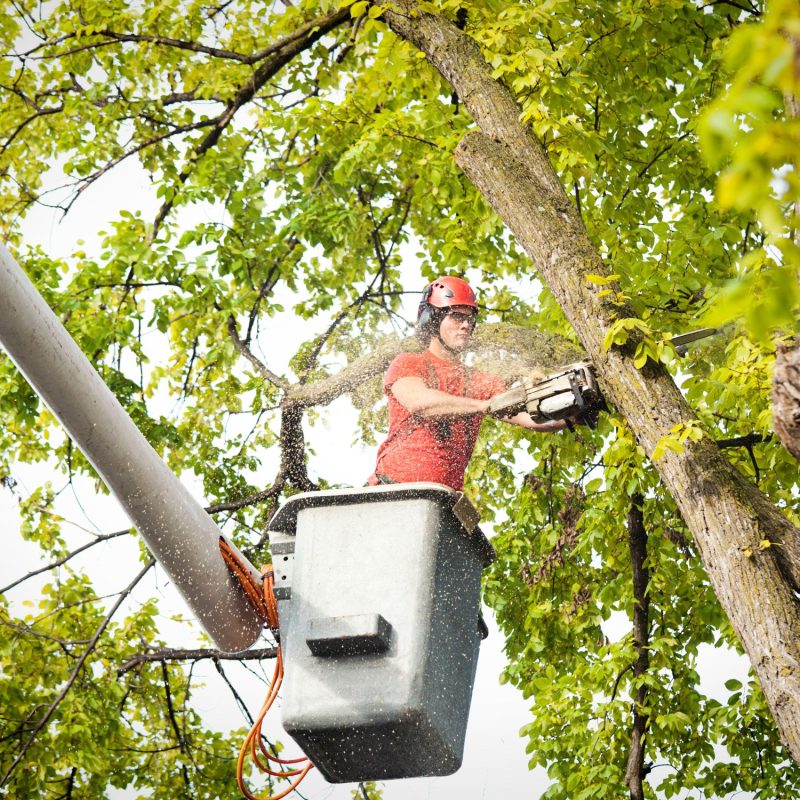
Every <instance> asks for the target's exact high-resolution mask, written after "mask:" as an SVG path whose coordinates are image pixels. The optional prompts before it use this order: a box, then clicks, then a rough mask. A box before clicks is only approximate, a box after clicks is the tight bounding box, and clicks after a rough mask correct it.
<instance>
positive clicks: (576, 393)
mask: <svg viewBox="0 0 800 800" xmlns="http://www.w3.org/2000/svg"><path fill="white" fill-rule="evenodd" d="M717 332H718V329H717V328H701V329H700V330H696V331H691V332H690V333H684V334H681V335H680V336H673V337H672V339H671V343H672V344H673V345H674V346H675V349H676V350H677V352H678V355H680V356H685V355H686V345H687V344H689V343H690V342H695V341H697V340H698V339H704V338H705V337H706V336H712V335H713V334H715V333H717ZM607 410H608V406H607V405H606V401H605V399H604V398H603V394H602V392H601V391H600V387H599V386H598V384H597V377H596V375H595V370H594V366H593V365H592V363H591V362H590V361H578V362H576V363H574V364H569V365H567V366H565V367H561V368H560V369H559V370H557V371H555V372H551V373H550V374H549V375H547V376H546V377H545V378H543V379H541V380H537V381H534V380H533V379H531V378H529V377H523V378H522V379H521V382H520V385H519V386H515V387H514V388H512V389H509V390H508V391H507V392H503V393H502V394H498V395H495V397H493V398H492V399H491V401H490V404H489V413H490V414H492V415H494V416H496V417H513V416H514V415H515V414H518V413H520V412H521V411H527V412H528V413H529V414H530V415H531V417H532V419H533V420H534V421H535V422H546V421H548V420H554V419H565V420H567V424H570V423H573V422H574V423H577V424H580V425H587V426H588V427H590V428H596V427H597V421H598V418H599V416H600V412H601V411H607Z"/></svg>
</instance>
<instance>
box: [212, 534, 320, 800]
mask: <svg viewBox="0 0 800 800" xmlns="http://www.w3.org/2000/svg"><path fill="white" fill-rule="evenodd" d="M219 548H220V552H221V553H222V557H223V558H224V559H225V563H226V564H227V565H228V566H229V567H230V569H231V571H232V572H233V573H234V575H236V577H237V578H238V579H239V582H240V583H241V585H242V588H243V589H244V591H245V593H246V594H247V597H248V599H249V600H250V602H251V603H252V604H253V607H254V608H255V609H256V611H257V612H258V613H259V614H260V616H261V617H262V619H263V620H264V621H265V622H266V623H267V625H269V627H270V628H271V629H272V630H273V631H277V630H278V601H277V600H276V599H275V592H274V577H273V572H272V566H271V565H269V564H268V565H266V566H265V567H263V568H262V575H263V582H262V584H261V586H259V585H258V583H257V582H256V580H255V579H254V578H253V576H252V575H251V573H250V571H249V570H248V569H247V568H246V567H245V566H244V565H243V564H241V563H240V561H239V558H238V557H237V555H236V553H235V552H234V551H233V550H232V549H231V548H230V547H229V546H228V543H227V542H226V541H225V540H224V539H223V538H220V540H219ZM281 683H283V649H282V647H281V644H280V641H278V652H277V655H276V658H275V670H274V672H273V674H272V680H271V681H270V686H269V691H268V692H267V696H266V698H265V700H264V703H263V705H262V706H261V710H260V711H259V712H258V716H257V717H256V720H255V722H254V723H253V726H252V728H250V731H249V733H248V734H247V737H246V738H245V740H244V743H243V744H242V749H241V750H240V751H239V758H238V759H237V762H236V780H237V782H238V784H239V789H240V790H241V792H242V794H243V795H244V796H245V797H246V798H247V800H281V798H283V797H286V795H288V794H290V793H291V792H293V791H294V790H295V789H296V788H297V787H298V786H299V785H300V782H301V781H302V780H303V778H305V776H306V775H307V774H308V773H309V771H310V770H311V769H313V768H314V765H313V764H312V763H311V762H310V761H309V760H308V758H306V757H305V756H303V757H302V758H289V759H282V758H279V757H278V756H274V755H272V754H271V753H268V752H267V749H266V748H265V747H264V736H263V734H262V730H261V729H262V725H263V724H264V719H265V717H266V715H267V712H268V711H269V710H270V708H271V707H272V704H273V703H274V702H275V700H276V699H277V697H278V690H279V689H280V687H281ZM259 750H260V751H261V753H262V754H263V755H264V756H266V758H267V762H264V761H262V760H261V758H260V757H259V755H258V751H259ZM248 752H249V753H250V757H251V759H252V761H253V763H254V764H255V765H256V767H257V768H258V769H259V770H260V771H261V772H264V773H266V774H267V775H269V776H271V777H275V778H278V779H286V780H288V779H289V778H294V777H295V776H296V777H297V779H296V780H295V781H293V782H292V783H291V784H290V785H289V786H288V787H287V788H286V789H284V790H283V791H281V792H279V793H278V794H269V795H266V796H264V797H259V796H257V795H254V794H252V793H251V792H250V791H249V789H248V788H247V786H246V785H245V782H244V763H245V759H246V758H247V754H248ZM269 761H273V762H275V763H277V764H281V765H287V766H288V765H293V764H298V765H300V764H303V762H307V763H305V765H304V766H302V767H301V766H298V767H297V768H289V769H285V770H277V769H276V770H273V769H270V766H269V763H268V762H269Z"/></svg>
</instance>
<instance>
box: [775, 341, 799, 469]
mask: <svg viewBox="0 0 800 800" xmlns="http://www.w3.org/2000/svg"><path fill="white" fill-rule="evenodd" d="M772 421H773V425H774V427H775V433H777V434H778V438H779V439H780V440H781V442H782V443H783V446H784V447H785V448H786V449H787V450H788V451H789V452H790V453H791V454H792V455H793V456H794V457H795V458H797V459H800V339H797V340H795V342H794V344H793V345H792V346H791V347H779V348H778V356H777V358H776V360H775V372H774V374H773V377H772Z"/></svg>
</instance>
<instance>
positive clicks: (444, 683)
mask: <svg viewBox="0 0 800 800" xmlns="http://www.w3.org/2000/svg"><path fill="white" fill-rule="evenodd" d="M477 521H478V516H477V513H476V512H475V509H474V508H473V507H472V506H471V505H470V503H469V502H468V501H467V500H466V499H465V498H464V496H463V495H462V494H461V493H459V492H454V491H452V490H451V489H448V488H447V487H444V486H440V485H438V484H434V483H412V484H397V485H392V486H377V487H372V488H366V489H355V490H353V489H349V490H343V491H325V492H314V493H308V494H301V495H297V496H295V497H293V498H291V499H290V500H289V501H288V502H287V503H286V504H285V505H284V506H283V507H282V508H281V509H280V511H279V512H278V513H277V514H276V515H275V517H274V518H273V520H272V522H271V523H270V547H271V550H272V560H273V567H274V570H275V587H276V592H275V594H276V597H277V598H278V609H279V611H278V613H279V617H280V627H281V641H282V643H283V647H284V651H285V669H286V679H285V682H284V692H283V725H284V728H285V729H286V731H287V732H288V733H289V734H290V735H291V736H292V737H293V738H294V739H295V740H296V741H297V743H298V744H299V745H300V747H302V749H303V751H304V752H305V753H306V755H307V756H308V757H309V758H310V759H311V760H312V761H313V762H314V764H315V765H316V766H317V767H318V768H319V770H320V771H321V773H322V774H323V776H324V777H325V778H326V779H327V780H328V781H330V782H333V783H344V782H352V781H363V780H386V779H391V778H410V777H420V776H433V775H449V774H451V773H452V772H455V770H457V769H458V768H459V766H460V765H461V759H462V755H463V750H464V737H465V734H466V726H467V716H468V714H469V705H470V699H471V696H472V686H473V681H474V678H475V669H476V666H477V658H478V647H479V644H480V639H481V633H480V629H479V618H480V576H481V570H482V569H483V568H484V567H486V566H487V565H488V564H490V563H491V561H492V560H493V558H494V551H493V550H492V547H491V545H490V544H489V542H488V541H487V540H486V537H485V536H484V535H483V533H482V532H481V531H480V529H479V528H478V527H477ZM292 551H294V552H293V553H292Z"/></svg>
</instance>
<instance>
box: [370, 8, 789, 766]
mask: <svg viewBox="0 0 800 800" xmlns="http://www.w3.org/2000/svg"><path fill="white" fill-rule="evenodd" d="M383 18H384V19H385V20H386V22H387V24H388V25H389V26H390V27H391V29H392V30H393V31H394V32H395V33H397V34H398V35H399V36H402V37H403V38H405V39H407V40H409V41H410V42H412V43H413V44H414V45H415V46H417V47H418V48H419V49H420V50H422V51H423V52H424V53H425V55H426V56H427V57H428V60H429V61H430V62H431V63H432V64H433V65H434V66H435V67H436V69H438V70H439V72H440V73H441V74H442V75H443V76H444V77H445V78H446V79H447V80H448V81H449V82H450V83H451V84H452V85H453V88H454V89H455V91H456V92H457V94H458V96H459V97H460V98H461V101H462V102H463V103H464V105H465V106H466V108H467V109H468V110H469V112H470V114H471V115H472V117H473V119H474V120H475V122H476V123H477V125H478V128H479V129H480V132H474V133H470V134H468V135H467V136H466V137H465V138H464V139H463V141H462V142H461V144H460V145H459V147H458V148H457V151H456V161H457V163H458V164H459V166H461V168H462V169H463V170H464V171H465V172H466V174H467V175H468V176H469V178H470V179H471V180H472V182H473V183H474V184H475V186H476V187H477V188H478V189H479V191H480V192H481V193H482V194H483V195H484V196H485V197H486V198H487V200H488V201H489V203H490V204H491V205H492V207H493V208H494V209H495V211H496V212H497V213H498V214H499V215H500V216H501V217H502V219H503V220H504V221H505V223H506V224H507V225H508V227H509V228H510V229H511V230H512V231H513V233H514V234H515V235H516V237H517V239H518V241H519V242H520V244H521V245H522V247H523V248H524V249H525V251H526V252H527V253H528V255H529V256H530V258H531V259H532V261H533V263H534V264H535V265H536V267H537V269H538V271H539V274H540V275H541V277H542V278H543V280H544V281H545V282H546V283H547V285H548V286H549V288H550V290H551V291H552V292H553V294H554V295H555V297H556V298H557V300H558V302H559V303H560V305H561V307H562V309H563V310H564V313H565V314H566V316H567V318H568V319H569V321H570V323H571V324H572V326H573V328H574V329H575V332H576V333H577V335H578V337H579V338H580V340H581V343H582V344H583V346H584V347H585V348H586V351H587V353H588V354H589V357H590V358H591V359H592V361H593V363H594V365H595V368H596V370H597V373H598V376H599V378H600V381H601V383H602V386H603V391H604V393H605V395H606V398H607V399H608V400H609V402H610V403H612V404H613V405H614V406H615V407H616V408H617V410H618V411H619V412H620V413H621V414H622V415H623V416H624V417H625V418H626V420H627V422H628V424H629V425H630V427H631V429H632V431H633V432H634V434H635V436H636V437H637V439H638V441H639V444H641V446H642V447H643V448H644V451H645V452H646V453H647V455H648V456H652V453H653V451H654V450H655V447H656V445H657V444H658V442H659V440H660V439H661V438H662V436H665V435H667V434H668V433H669V432H670V429H671V428H672V427H673V426H675V425H678V424H681V423H682V424H686V423H688V422H694V421H695V420H696V417H695V415H694V414H693V412H692V410H691V409H690V408H689V406H688V405H687V403H686V401H685V400H684V399H683V397H682V396H681V394H680V392H679V391H678V388H677V387H676V386H675V383H674V382H673V380H672V378H671V377H670V375H669V373H668V372H667V371H666V370H665V369H664V368H663V367H662V366H661V365H658V364H653V363H652V362H648V364H647V365H646V366H645V367H644V368H643V369H641V370H639V369H637V368H636V367H634V365H633V360H632V358H631V357H630V351H629V350H628V349H618V348H612V349H610V350H608V351H606V350H604V349H603V339H604V337H605V335H606V332H607V331H608V329H609V327H610V326H611V324H612V323H613V321H614V320H615V319H617V318H618V317H620V316H634V314H633V312H632V311H629V310H626V309H624V308H620V307H619V306H618V305H613V304H612V303H611V302H610V301H609V300H608V299H607V298H606V297H599V296H598V294H599V292H600V290H601V289H603V288H607V287H605V286H597V285H596V284H593V283H591V282H590V281H588V280H587V276H588V275H590V274H592V273H594V274H600V275H607V274H609V271H608V270H607V269H606V268H605V265H604V264H603V262H602V260H601V258H600V255H599V253H598V252H597V250H596V249H595V247H594V246H593V245H592V243H591V241H590V240H589V237H588V235H587V232H586V229H585V228H584V226H583V223H582V221H581V219H580V216H579V214H578V213H577V211H576V210H575V208H574V207H573V206H572V204H571V202H570V200H569V199H568V198H567V195H566V194H565V192H564V190H563V188H562V186H561V184H560V182H559V180H558V177H557V176H556V174H555V171H554V170H553V168H552V166H551V164H550V162H549V161H548V159H547V155H546V154H545V152H544V150H543V148H542V146H541V144H540V143H539V142H538V140H537V139H536V138H535V137H534V136H533V134H532V132H531V131H530V130H529V129H528V128H527V127H526V126H524V125H523V124H521V123H520V121H519V118H520V113H521V112H520V109H519V107H518V106H517V105H516V103H515V102H514V100H513V98H512V97H511V95H510V94H509V93H508V91H507V90H506V89H505V88H504V87H503V86H502V85H501V84H500V83H499V82H498V81H496V80H494V79H493V78H492V70H491V67H490V66H489V65H488V64H487V63H486V61H485V59H484V58H483V56H482V55H481V53H480V50H479V48H478V45H477V44H476V43H475V42H474V41H473V40H472V39H471V38H470V37H469V36H467V35H466V34H464V33H463V32H461V31H460V30H458V29H457V28H456V27H455V26H454V25H453V24H451V23H450V22H448V21H447V20H446V19H444V18H443V17H441V16H437V15H433V14H428V13H423V12H420V11H419V10H418V9H417V8H416V7H415V5H414V3H413V2H410V0H392V2H391V4H387V6H386V7H385V10H384V14H383ZM654 465H655V467H656V469H657V470H658V472H659V473H660V475H661V478H662V480H663V481H664V483H665V485H666V486H667V487H668V489H669V490H670V492H671V493H672V495H673V497H674V498H675V500H676V502H677V504H678V506H679V508H680V510H681V513H682V514H683V516H684V519H685V520H686V523H687V525H688V526H689V529H690V530H691V531H692V534H693V536H694V539H695V541H696V543H697V546H698V549H699V551H700V554H701V557H702V559H703V563H704V565H705V568H706V570H707V571H708V575H709V578H710V580H711V582H712V585H713V586H714V590H715V592H716V594H717V596H718V598H719V600H720V603H721V604H722V607H723V608H724V609H725V611H726V613H727V614H728V617H729V618H730V621H731V624H732V626H733V628H734V630H735V631H736V634H737V635H738V636H739V638H740V640H741V642H742V645H743V647H744V649H745V650H746V651H747V653H748V655H749V657H750V660H751V662H752V664H753V667H754V669H755V671H756V674H757V676H758V679H759V681H760V683H761V686H762V689H763V691H764V694H765V696H766V698H767V702H768V703H769V706H770V709H771V711H772V714H773V716H774V718H775V722H776V725H777V728H778V731H779V733H780V736H781V739H782V741H783V743H784V744H785V745H786V747H787V749H788V750H789V752H790V753H791V755H792V757H793V758H794V759H795V760H796V761H797V762H798V763H800V603H799V602H798V595H797V591H798V589H800V531H798V530H797V528H795V527H794V526H793V525H792V524H791V523H790V522H789V521H788V520H787V519H786V518H785V517H784V516H783V515H782V514H781V513H780V512H779V511H778V510H777V509H776V508H775V507H774V506H772V505H771V504H770V503H769V502H768V501H767V499H766V498H765V497H764V496H763V495H762V494H761V492H759V491H758V489H756V488H755V487H754V486H752V485H750V484H749V483H748V482H747V481H745V480H744V478H743V477H742V476H741V475H740V474H739V473H738V472H737V471H736V470H735V469H734V468H733V467H732V466H731V465H730V464H729V463H728V461H727V460H726V459H725V457H724V455H723V454H722V453H721V452H720V451H719V449H718V448H717V447H716V445H715V444H714V442H713V441H712V440H711V439H710V438H709V437H708V436H704V437H703V438H702V439H701V440H700V441H698V442H690V443H688V444H687V446H686V449H685V450H684V452H682V453H674V452H672V451H669V450H668V451H667V452H666V453H665V454H664V456H663V457H661V458H660V459H658V460H657V461H655V462H654Z"/></svg>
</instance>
